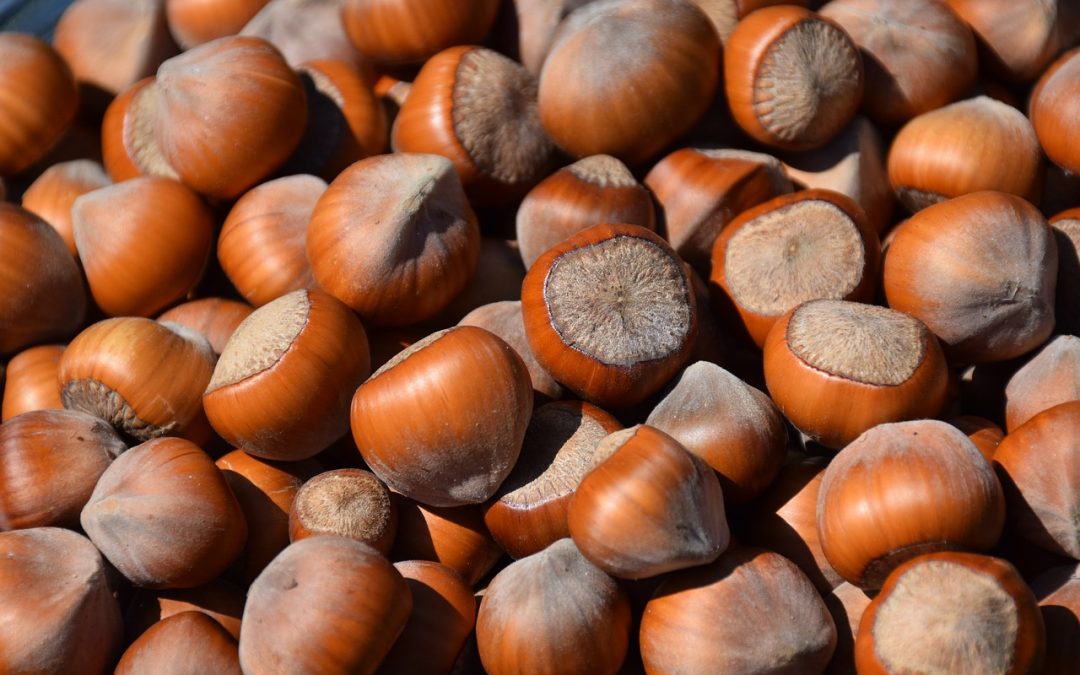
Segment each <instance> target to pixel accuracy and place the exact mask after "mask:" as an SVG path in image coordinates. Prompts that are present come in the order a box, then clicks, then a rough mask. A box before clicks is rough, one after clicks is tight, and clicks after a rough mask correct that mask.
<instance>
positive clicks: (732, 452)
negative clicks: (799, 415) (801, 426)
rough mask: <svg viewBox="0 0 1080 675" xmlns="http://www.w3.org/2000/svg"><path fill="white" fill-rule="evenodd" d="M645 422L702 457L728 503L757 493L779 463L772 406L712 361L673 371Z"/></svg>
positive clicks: (778, 422) (780, 425) (777, 421)
mask: <svg viewBox="0 0 1080 675" xmlns="http://www.w3.org/2000/svg"><path fill="white" fill-rule="evenodd" d="M645 423H646V424H648V425H649V426H652V427H656V428H657V429H659V430H660V431H663V432H664V433H666V434H668V435H670V436H671V437H672V438H674V439H675V440H676V441H678V442H679V443H681V444H682V445H683V447H685V448H686V449H687V450H689V451H690V452H692V453H694V454H695V455H697V456H698V457H700V458H701V459H703V460H705V462H706V463H707V464H708V465H709V466H710V467H712V469H713V470H714V471H716V475H717V477H719V479H720V486H721V487H722V488H723V492H724V499H725V500H727V502H728V503H741V502H745V501H749V500H751V499H753V498H754V497H756V496H757V495H759V494H760V493H761V492H762V491H763V490H764V489H765V488H766V487H767V486H768V485H769V483H771V482H772V480H773V478H775V477H776V474H777V472H778V471H779V470H780V466H781V464H783V462H784V457H785V454H786V448H787V427H786V426H784V419H783V417H782V416H781V415H780V411H779V410H778V409H777V408H776V405H775V404H774V403H773V402H772V400H770V399H769V397H768V396H766V395H765V394H763V393H761V392H760V391H758V390H757V389H754V388H753V387H751V386H750V385H748V384H746V383H745V382H743V381H742V380H740V379H739V378H737V377H735V376H734V375H732V374H731V373H729V372H728V371H726V370H724V369H723V368H721V367H720V366H718V365H716V364H713V363H707V362H704V361H699V362H697V363H694V364H692V365H690V366H689V367H687V368H686V370H684V371H682V372H681V373H679V374H678V375H677V376H676V377H675V378H674V379H673V380H672V382H671V385H670V387H669V389H668V390H667V391H666V393H665V394H664V398H663V399H661V400H660V402H659V403H657V404H656V406H655V407H654V408H653V409H652V412H650V413H649V417H648V419H646V421H645Z"/></svg>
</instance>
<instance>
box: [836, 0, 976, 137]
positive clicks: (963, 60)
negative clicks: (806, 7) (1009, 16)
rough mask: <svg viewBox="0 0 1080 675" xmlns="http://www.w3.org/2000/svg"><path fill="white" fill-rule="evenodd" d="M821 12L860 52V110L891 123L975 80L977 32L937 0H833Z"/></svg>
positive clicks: (956, 93)
mask: <svg viewBox="0 0 1080 675" xmlns="http://www.w3.org/2000/svg"><path fill="white" fill-rule="evenodd" d="M821 16H824V17H826V18H828V19H832V20H833V21H835V22H836V23H838V24H839V25H840V27H841V28H843V29H844V30H845V31H847V33H848V35H850V36H851V39H852V40H853V41H854V42H855V44H856V45H858V47H859V49H860V50H861V51H862V52H863V54H864V56H863V59H862V62H863V66H864V68H865V69H866V87H865V90H864V92H863V102H862V106H863V109H864V110H866V111H867V114H868V115H869V116H870V117H871V118H873V119H874V120H875V121H876V122H878V123H880V124H883V125H886V126H888V125H894V124H897V123H900V122H904V121H905V120H908V119H911V118H912V117H915V116H916V115H920V114H922V113H924V112H928V111H930V110H934V109H936V108H940V107H941V106H943V105H946V104H948V103H951V102H953V101H954V100H956V99H957V98H960V96H962V95H963V94H964V93H966V92H967V90H968V89H970V88H971V86H972V84H974V82H975V74H976V71H977V68H978V60H977V54H976V51H975V37H974V36H973V35H972V33H971V29H970V28H968V27H967V25H966V24H965V23H964V22H963V20H962V19H960V17H959V16H957V15H956V14H955V13H954V12H953V11H952V10H950V9H949V7H948V5H946V4H945V3H942V2H937V1H936V0H906V1H904V2H889V1H888V0H833V1H832V2H830V3H828V4H827V5H826V6H825V7H823V8H822V9H821Z"/></svg>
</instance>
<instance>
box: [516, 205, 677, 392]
mask: <svg viewBox="0 0 1080 675" xmlns="http://www.w3.org/2000/svg"><path fill="white" fill-rule="evenodd" d="M583 279H588V280H589V281H588V283H582V280H583ZM521 309H522V315H523V317H524V320H525V334H526V335H527V336H528V338H529V344H530V346H531V347H532V350H533V354H534V355H535V356H536V360H537V361H539V362H540V365H541V366H543V367H544V369H545V370H547V371H548V372H549V373H550V374H551V375H552V377H554V378H555V379H556V380H557V381H559V382H560V383H561V384H563V385H564V386H566V387H567V388H568V389H570V390H571V391H573V392H574V393H576V394H578V395H579V396H581V397H582V398H585V399H588V400H590V401H592V402H594V403H596V404H598V405H601V406H605V407H614V408H621V407H628V406H631V405H634V404H636V403H640V402H641V401H642V400H644V399H645V398H646V397H648V396H649V395H651V394H653V393H655V392H656V391H657V390H658V389H660V387H662V386H663V385H664V383H665V382H667V380H668V379H669V378H670V377H671V376H672V375H674V374H675V373H676V372H677V371H678V370H679V368H681V367H682V366H683V364H684V363H685V362H686V360H687V358H689V356H690V350H691V349H693V347H694V340H695V338H696V335H697V327H698V317H697V301H696V299H695V296H694V293H693V290H692V287H691V284H690V281H689V279H688V278H687V273H686V270H685V269H684V268H683V263H682V261H681V260H679V257H678V256H677V255H676V254H675V252H674V251H672V250H671V248H670V247H669V246H668V244H667V242H665V241H664V240H663V239H661V238H660V237H659V236H657V235H656V234H655V233H653V232H651V231H649V230H646V229H645V228H642V227H638V226H635V225H606V224H605V225H596V226H594V227H591V228H589V229H587V230H584V231H582V232H579V233H578V234H576V235H574V236H572V237H570V238H569V239H567V240H565V241H563V242H562V243H561V244H559V245H557V246H555V247H554V248H552V249H550V250H548V251H547V253H545V254H544V255H542V256H540V258H539V259H537V261H536V262H535V263H534V264H533V265H532V267H531V268H529V272H528V274H526V275H525V282H524V284H523V285H522V289H521Z"/></svg>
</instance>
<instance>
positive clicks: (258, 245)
mask: <svg viewBox="0 0 1080 675" xmlns="http://www.w3.org/2000/svg"><path fill="white" fill-rule="evenodd" d="M324 192H326V182H325V181H323V180H322V179H321V178H317V177H315V176H310V175H304V174H301V175H296V176H286V177H284V178H278V179H276V180H272V181H267V182H265V183H263V184H261V185H259V186H257V187H254V188H252V189H251V190H248V191H247V192H246V193H244V196H242V197H241V198H240V199H238V200H237V201H236V204H234V205H233V207H232V209H231V210H230V211H229V215H228V216H227V217H226V218H225V222H224V223H223V224H222V226H221V234H219V235H218V242H217V256H218V261H219V262H220V263H221V269H222V270H223V271H224V272H225V275H226V276H228V277H229V281H231V282H232V283H233V285H234V286H235V287H236V290H238V291H240V294H241V295H243V296H244V297H245V298H246V299H247V300H248V302H250V303H251V304H253V305H255V306H256V307H258V306H261V305H265V304H266V303H268V302H270V301H271V300H274V299H276V298H279V297H281V296H282V295H285V294H286V293H289V292H291V291H296V290H300V289H302V288H309V287H311V286H312V285H314V283H315V279H314V278H313V277H312V275H311V266H310V264H309V263H308V259H307V247H306V242H307V226H308V221H309V220H310V219H311V213H312V211H313V210H314V209H315V204H316V202H318V201H319V197H321V196H322V195H323V193H324Z"/></svg>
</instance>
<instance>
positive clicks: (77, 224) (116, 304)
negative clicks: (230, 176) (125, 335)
mask: <svg viewBox="0 0 1080 675" xmlns="http://www.w3.org/2000/svg"><path fill="white" fill-rule="evenodd" d="M71 218H72V226H73V229H74V234H75V247H76V249H77V250H78V252H79V259H80V261H81V262H82V264H83V267H84V269H85V270H86V277H87V280H88V281H89V283H90V292H91V294H92V295H93V296H94V301H95V302H96V303H97V305H98V306H99V307H100V308H101V309H102V310H104V311H105V313H106V314H108V315H109V316H152V315H153V314H156V313H157V312H160V311H161V310H162V309H164V308H165V307H166V306H168V305H169V304H171V303H173V302H176V301H177V300H179V299H181V298H182V297H184V295H186V294H187V293H188V292H189V291H191V290H192V289H193V288H194V287H195V284H197V283H198V281H199V279H200V278H201V277H202V273H203V269H204V268H205V266H206V261H207V258H208V257H209V255H210V247H211V245H212V243H213V216H212V215H211V213H210V210H209V209H208V208H207V207H206V205H205V204H204V203H203V202H202V200H201V199H199V196H198V195H196V194H195V193H194V192H192V191H191V190H190V189H188V188H187V187H185V186H184V185H183V184H181V183H178V182H176V181H174V180H170V179H168V178H158V177H146V178H134V179H132V180H128V181H124V182H121V183H117V184H115V185H110V186H107V187H103V188H100V189H97V190H94V191H92V192H88V193H87V194H85V195H83V196H81V197H79V198H78V199H76V200H75V202H74V204H73V206H72V209H71Z"/></svg>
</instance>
